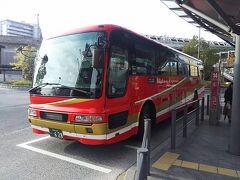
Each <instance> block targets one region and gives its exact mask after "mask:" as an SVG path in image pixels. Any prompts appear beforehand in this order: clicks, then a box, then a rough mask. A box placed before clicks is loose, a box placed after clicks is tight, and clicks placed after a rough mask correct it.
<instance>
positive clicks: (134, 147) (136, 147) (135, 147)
mask: <svg viewBox="0 0 240 180" xmlns="http://www.w3.org/2000/svg"><path fill="white" fill-rule="evenodd" d="M124 147H126V148H130V149H134V150H135V149H138V148H140V147H138V146H132V145H127V144H126V145H124Z"/></svg>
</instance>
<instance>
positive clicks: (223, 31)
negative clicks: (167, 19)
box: [161, 0, 240, 155]
mask: <svg viewBox="0 0 240 180" xmlns="http://www.w3.org/2000/svg"><path fill="white" fill-rule="evenodd" d="M161 1H162V2H163V3H164V4H166V5H167V6H168V7H169V9H170V10H172V11H173V12H174V13H176V14H177V15H178V16H179V17H181V18H184V19H185V20H187V19H188V20H187V21H189V22H191V23H196V24H198V25H199V26H201V27H203V28H204V29H206V30H208V31H209V32H211V33H213V34H215V35H217V36H218V37H220V38H221V39H223V40H224V41H226V42H228V43H229V44H231V45H232V46H234V47H235V62H234V78H233V83H234V84H233V102H232V124H231V138H230V142H229V152H230V153H232V154H235V155H240V141H239V137H240V113H239V107H240V91H239V90H240V1H238V0H175V1H174V0H161ZM174 4H175V5H174ZM189 19H191V20H189Z"/></svg>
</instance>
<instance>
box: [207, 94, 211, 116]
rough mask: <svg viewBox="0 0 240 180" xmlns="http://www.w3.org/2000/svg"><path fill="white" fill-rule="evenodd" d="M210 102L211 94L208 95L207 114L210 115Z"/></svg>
mask: <svg viewBox="0 0 240 180" xmlns="http://www.w3.org/2000/svg"><path fill="white" fill-rule="evenodd" d="M209 103H210V96H209V95H207V115H209Z"/></svg>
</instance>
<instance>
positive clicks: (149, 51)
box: [132, 39, 155, 75]
mask: <svg viewBox="0 0 240 180" xmlns="http://www.w3.org/2000/svg"><path fill="white" fill-rule="evenodd" d="M133 68H134V71H133V72H134V73H132V74H136V75H154V73H155V51H154V49H153V48H151V47H149V46H147V45H145V44H143V43H142V41H141V40H140V39H137V40H136V41H135V59H133V60H132V69H133Z"/></svg>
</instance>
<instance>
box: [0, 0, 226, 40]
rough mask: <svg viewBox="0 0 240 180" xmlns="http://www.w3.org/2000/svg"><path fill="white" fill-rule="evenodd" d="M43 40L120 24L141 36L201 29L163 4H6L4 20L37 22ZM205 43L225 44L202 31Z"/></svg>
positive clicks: (123, 0)
mask: <svg viewBox="0 0 240 180" xmlns="http://www.w3.org/2000/svg"><path fill="white" fill-rule="evenodd" d="M37 14H39V24H40V27H41V30H42V34H43V38H47V37H50V36H53V35H56V34H59V33H61V32H64V31H67V30H71V29H74V28H80V27H86V26H89V25H97V24H116V25H120V26H123V27H126V28H128V29H130V30H132V31H135V32H137V33H141V34H148V35H157V36H164V35H166V36H170V37H178V38H192V37H193V36H194V35H196V36H198V34H199V29H198V28H197V27H195V26H193V25H192V24H189V23H187V22H186V21H185V20H183V19H181V18H179V17H178V16H177V15H176V14H174V13H173V12H172V11H170V10H169V9H168V8H167V7H166V6H165V5H164V4H163V3H162V2H161V1H160V0H2V1H1V6H0V19H1V20H3V19H11V20H15V21H24V22H28V23H36V22H37ZM201 37H203V38H204V39H205V40H211V41H222V40H221V39H220V38H218V37H217V36H215V35H212V34H211V33H208V32H206V31H204V30H201Z"/></svg>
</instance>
